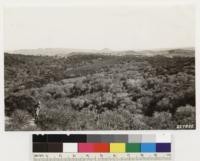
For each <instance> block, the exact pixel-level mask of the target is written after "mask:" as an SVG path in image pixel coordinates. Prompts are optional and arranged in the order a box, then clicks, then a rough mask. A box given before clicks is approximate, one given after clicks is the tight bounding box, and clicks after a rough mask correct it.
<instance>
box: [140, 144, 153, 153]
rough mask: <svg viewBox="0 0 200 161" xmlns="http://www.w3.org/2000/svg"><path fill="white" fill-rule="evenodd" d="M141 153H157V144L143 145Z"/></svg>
mask: <svg viewBox="0 0 200 161" xmlns="http://www.w3.org/2000/svg"><path fill="white" fill-rule="evenodd" d="M141 152H142V153H154V152H156V144H155V143H142V144H141Z"/></svg>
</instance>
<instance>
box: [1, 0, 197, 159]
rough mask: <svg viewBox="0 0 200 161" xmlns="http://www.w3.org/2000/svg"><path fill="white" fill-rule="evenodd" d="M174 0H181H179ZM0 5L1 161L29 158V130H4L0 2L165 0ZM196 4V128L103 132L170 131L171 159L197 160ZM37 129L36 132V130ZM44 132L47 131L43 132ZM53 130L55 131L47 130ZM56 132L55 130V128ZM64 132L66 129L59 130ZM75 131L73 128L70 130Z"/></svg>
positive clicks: (117, 2)
mask: <svg viewBox="0 0 200 161" xmlns="http://www.w3.org/2000/svg"><path fill="white" fill-rule="evenodd" d="M83 1H84V2H83ZM170 2H171V3H174V0H168V1H167V3H170ZM178 2H180V3H183V1H181V0H179V1H178ZM185 2H190V3H191V2H195V1H191V0H188V1H185ZM0 3H1V8H0V65H1V66H0V80H1V81H0V101H1V102H0V128H1V131H0V160H2V161H29V160H31V150H32V149H31V134H32V132H4V101H3V100H4V97H3V96H4V94H3V71H4V70H3V23H2V22H3V17H2V14H3V10H2V9H3V5H4V4H17V5H20V4H22V3H26V4H31V3H32V4H43V5H44V4H54V3H56V4H64V3H65V4H69V3H70V4H71V3H79V4H80V3H84V4H87V3H90V4H91V3H93V4H94V3H95V4H97V5H98V4H104V5H112V4H120V3H166V0H157V1H153V0H148V1H144V0H140V1H139V0H138V1H136V0H135V1H134V0H132V1H129V0H124V1H119V0H112V1H111V0H101V1H100V0H91V1H88V0H71V1H69V0H55V1H54V0H5V1H1V0H0ZM195 3H196V6H197V8H198V9H197V14H196V15H197V16H196V20H197V23H196V111H197V112H196V114H197V117H196V121H197V129H196V130H192V131H185V130H182V131H126V132H125V131H115V132H107V133H114V134H116V133H125V134H128V133H130V134H131V133H155V132H159V133H164V132H167V133H171V134H173V136H174V160H175V161H200V130H199V124H200V118H199V117H200V110H199V94H200V92H199V90H200V83H199V82H200V81H199V80H200V79H199V72H200V57H199V54H198V53H199V51H200V47H199V46H200V31H199V30H200V24H199V19H200V12H199V11H200V7H199V6H200V1H199V2H198V0H197V1H196V2H195ZM36 133H40V132H36ZM46 133H47V132H46ZM50 133H55V132H50ZM56 133H59V132H56ZM62 133H66V132H62ZM71 133H75V132H71ZM79 133H105V132H89V131H87V132H79Z"/></svg>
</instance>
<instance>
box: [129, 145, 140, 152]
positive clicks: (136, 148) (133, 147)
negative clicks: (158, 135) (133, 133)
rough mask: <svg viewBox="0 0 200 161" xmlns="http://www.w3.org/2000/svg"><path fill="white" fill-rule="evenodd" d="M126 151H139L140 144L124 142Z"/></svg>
mask: <svg viewBox="0 0 200 161" xmlns="http://www.w3.org/2000/svg"><path fill="white" fill-rule="evenodd" d="M126 152H134V153H138V152H141V144H140V143H127V144H126Z"/></svg>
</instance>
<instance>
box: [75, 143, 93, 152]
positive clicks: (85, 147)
mask: <svg viewBox="0 0 200 161" xmlns="http://www.w3.org/2000/svg"><path fill="white" fill-rule="evenodd" d="M78 152H81V153H84V152H86V153H88V152H94V144H93V143H78Z"/></svg>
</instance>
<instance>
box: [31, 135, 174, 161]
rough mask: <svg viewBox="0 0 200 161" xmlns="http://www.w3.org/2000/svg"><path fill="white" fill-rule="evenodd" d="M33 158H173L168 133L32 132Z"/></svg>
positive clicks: (44, 160) (63, 160) (88, 160)
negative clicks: (67, 133) (69, 133)
mask: <svg viewBox="0 0 200 161" xmlns="http://www.w3.org/2000/svg"><path fill="white" fill-rule="evenodd" d="M32 139H33V155H32V156H33V161H132V160H133V161H172V138H171V135H170V134H156V135H155V134H133V135H119V134H116V135H102V134H99V135H96V134H95V135H94V134H89V135H83V134H77V135H74V134H73V135H65V134H58V135H56V134H48V135H47V134H45V135H33V137H32Z"/></svg>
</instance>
